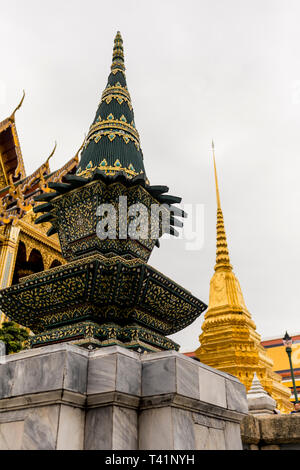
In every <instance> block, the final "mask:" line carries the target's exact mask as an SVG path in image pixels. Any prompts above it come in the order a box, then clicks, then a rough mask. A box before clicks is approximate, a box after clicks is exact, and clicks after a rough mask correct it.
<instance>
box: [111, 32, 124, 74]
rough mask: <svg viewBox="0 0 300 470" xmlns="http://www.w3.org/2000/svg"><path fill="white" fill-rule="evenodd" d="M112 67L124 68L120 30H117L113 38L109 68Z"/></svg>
mask: <svg viewBox="0 0 300 470" xmlns="http://www.w3.org/2000/svg"><path fill="white" fill-rule="evenodd" d="M113 69H121V70H125V65H124V50H123V39H122V36H121V33H120V31H118V32H117V34H116V37H115V39H114V49H113V60H112V65H111V70H113Z"/></svg>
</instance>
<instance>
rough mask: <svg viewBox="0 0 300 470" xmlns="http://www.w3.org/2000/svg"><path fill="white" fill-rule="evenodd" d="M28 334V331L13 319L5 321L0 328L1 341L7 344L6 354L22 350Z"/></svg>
mask: <svg viewBox="0 0 300 470" xmlns="http://www.w3.org/2000/svg"><path fill="white" fill-rule="evenodd" d="M28 336H29V333H28V331H27V330H25V328H22V327H20V326H18V324H17V323H15V322H13V321H6V322H4V323H3V324H2V327H1V328H0V341H3V343H5V344H6V354H11V353H16V352H18V351H21V349H23V347H24V346H23V344H24V341H26V340H27V339H28Z"/></svg>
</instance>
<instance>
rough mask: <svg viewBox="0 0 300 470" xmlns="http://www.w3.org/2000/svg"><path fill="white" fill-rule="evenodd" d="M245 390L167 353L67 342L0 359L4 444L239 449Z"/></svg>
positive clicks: (0, 414) (228, 377) (245, 409)
mask: <svg viewBox="0 0 300 470" xmlns="http://www.w3.org/2000/svg"><path fill="white" fill-rule="evenodd" d="M247 413H248V405H247V398H246V391H245V388H244V386H243V385H242V384H241V383H240V382H239V381H238V379H236V378H235V377H233V376H231V375H228V374H225V373H222V372H220V371H217V370H215V369H212V368H210V367H208V366H206V365H204V364H201V363H199V362H197V361H195V360H194V359H191V358H189V357H186V356H184V355H182V354H180V353H177V352H174V351H168V352H159V353H151V354H142V355H140V354H138V353H136V352H133V351H130V350H126V349H124V348H121V347H119V346H110V347H107V348H103V349H100V350H95V351H87V350H85V349H83V348H80V347H78V346H74V345H71V344H68V343H62V344H58V345H52V346H46V347H43V348H38V349H35V350H27V351H22V352H20V353H18V354H14V355H10V356H7V357H6V361H5V362H4V363H2V364H0V450H2V449H74V450H75V449H78V450H81V449H113V450H136V449H148V450H155V449H176V450H195V449H199V450H200V449H215V450H217V449H219V450H224V449H242V443H241V437H240V421H241V420H242V418H243V417H244V416H245V414H247Z"/></svg>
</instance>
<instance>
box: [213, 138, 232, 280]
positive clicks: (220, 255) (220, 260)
mask: <svg viewBox="0 0 300 470" xmlns="http://www.w3.org/2000/svg"><path fill="white" fill-rule="evenodd" d="M212 151H213V160H214V172H215V183H216V196H217V255H216V265H215V271H217V270H219V269H225V270H227V271H228V270H230V271H231V270H232V266H231V264H230V260H229V251H228V246H227V239H226V233H225V227H224V219H223V212H222V209H221V202H220V193H219V185H218V176H217V167H216V158H215V146H214V142H213V141H212Z"/></svg>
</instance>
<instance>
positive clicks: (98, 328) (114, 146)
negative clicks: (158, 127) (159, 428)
mask: <svg viewBox="0 0 300 470" xmlns="http://www.w3.org/2000/svg"><path fill="white" fill-rule="evenodd" d="M122 43H123V41H122V38H121V35H120V33H119V32H118V33H117V36H116V38H115V44H114V52H113V63H112V67H111V73H110V75H109V78H108V84H107V86H106V88H105V90H104V93H103V95H102V100H101V102H100V105H99V107H98V110H97V113H96V117H95V119H94V121H93V123H92V125H91V127H90V131H89V133H88V136H87V138H86V141H85V144H84V148H83V150H82V153H81V161H80V163H79V167H78V170H77V174H76V175H71V174H70V175H66V176H65V177H64V182H63V183H49V187H50V188H51V189H52V190H53V191H52V192H50V193H44V194H42V195H39V196H37V197H36V200H37V201H40V202H41V204H39V205H38V206H37V207H35V209H34V211H35V212H41V213H42V215H40V216H39V217H38V218H37V219H36V223H43V222H51V224H52V228H51V229H50V230H49V231H48V235H49V236H51V235H52V234H54V233H58V236H59V240H60V244H61V249H62V254H63V256H64V257H65V259H66V260H67V264H65V265H63V266H59V267H56V268H53V269H50V270H48V271H44V272H40V273H36V274H33V275H31V276H28V277H26V278H22V279H21V282H20V284H17V285H14V286H12V287H10V288H8V289H4V290H2V291H1V292H0V308H1V310H2V311H3V312H4V313H5V314H6V315H8V316H9V317H10V318H11V319H14V320H15V321H17V322H18V323H20V324H22V325H24V326H26V327H28V328H30V329H31V330H32V331H33V332H34V333H35V335H34V336H32V337H31V338H30V346H31V347H38V346H42V345H45V344H51V343H57V342H62V341H72V342H75V343H76V344H80V345H82V346H85V347H91V346H92V347H102V346H107V345H111V344H119V345H123V346H125V347H128V348H132V349H138V350H152V351H156V350H163V349H178V345H177V344H176V343H174V342H173V341H171V340H170V339H168V338H167V337H166V336H167V335H171V334H173V333H176V332H177V331H179V330H181V329H182V328H184V327H186V326H188V325H189V324H190V323H192V322H193V321H194V320H195V319H196V318H197V317H198V316H199V315H200V314H201V313H202V312H203V311H204V310H205V308H206V305H205V304H204V303H203V302H202V301H201V300H199V299H196V298H195V297H194V296H192V295H191V294H190V293H189V292H188V291H186V290H185V289H183V288H182V287H180V286H178V285H177V284H175V283H174V282H172V281H171V280H170V279H168V278H167V277H165V276H163V275H162V274H161V273H159V272H158V271H156V270H155V269H154V268H152V267H151V266H149V265H148V264H147V261H148V259H149V256H150V254H151V252H152V250H153V248H154V246H155V245H156V246H159V241H158V239H159V238H160V237H161V236H162V235H163V234H164V233H171V234H173V235H176V234H177V232H176V230H175V228H174V226H182V222H181V221H179V220H178V219H176V217H175V216H179V217H184V216H185V213H184V212H183V211H182V210H181V209H179V208H178V207H176V206H174V205H173V204H175V203H178V202H180V201H181V198H179V197H175V196H171V195H168V194H166V193H167V192H168V187H167V186H151V185H150V184H149V181H148V179H147V177H146V174H145V169H144V164H143V155H142V151H141V148H140V141H139V135H138V132H137V131H136V129H135V124H134V116H133V109H132V104H131V100H130V95H129V93H128V90H127V86H126V78H125V72H124V71H125V66H124V54H123V45H122ZM125 201H126V203H125ZM123 203H125V207H124V206H123ZM153 208H155V210H158V212H157V214H160V215H159V217H156V219H155V217H154V218H153V219H152V215H153V210H154V209H153ZM108 212H110V215H112V216H111V217H110V218H108V217H107V214H108ZM154 212H155V211H154ZM154 220H155V221H156V223H157V230H152V229H153V226H152V225H153V224H152V222H153V221H154ZM166 221H167V222H166ZM151 224H152V225H151ZM100 229H101V230H100ZM103 232H104V233H103Z"/></svg>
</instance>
